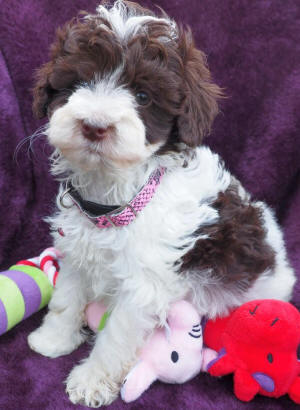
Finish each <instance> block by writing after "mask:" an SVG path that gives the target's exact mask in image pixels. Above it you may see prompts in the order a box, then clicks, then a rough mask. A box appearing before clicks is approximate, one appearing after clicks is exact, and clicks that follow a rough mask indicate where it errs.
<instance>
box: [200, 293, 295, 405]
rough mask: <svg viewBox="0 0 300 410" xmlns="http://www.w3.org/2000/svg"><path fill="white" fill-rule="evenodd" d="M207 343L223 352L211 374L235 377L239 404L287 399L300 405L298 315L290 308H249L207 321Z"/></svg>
mask: <svg viewBox="0 0 300 410" xmlns="http://www.w3.org/2000/svg"><path fill="white" fill-rule="evenodd" d="M204 343H205V344H206V345H207V346H209V347H210V348H212V349H215V350H217V351H218V352H219V353H218V357H217V358H216V359H214V360H213V361H212V362H211V363H209V365H208V372H209V373H210V374H211V375H213V376H223V375H225V374H228V373H234V393H235V395H236V396H237V398H239V399H240V400H242V401H250V400H252V399H253V398H254V396H255V395H256V394H258V393H259V394H261V395H263V396H268V397H275V398H277V397H280V396H282V395H284V394H288V395H289V396H290V398H291V399H292V400H293V401H295V402H296V403H299V404H300V313H299V312H298V310H297V309H296V308H295V307H294V306H292V305H291V304H290V303H287V302H282V301H279V300H268V299H266V300H254V301H251V302H248V303H245V304H244V305H242V306H241V307H239V308H237V309H236V310H234V311H233V312H232V313H231V314H230V315H229V316H228V317H226V318H223V319H222V318H221V319H216V320H209V321H208V322H207V324H206V327H205V332H204Z"/></svg>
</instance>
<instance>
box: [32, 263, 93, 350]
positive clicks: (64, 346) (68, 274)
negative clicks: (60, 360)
mask: <svg viewBox="0 0 300 410" xmlns="http://www.w3.org/2000/svg"><path fill="white" fill-rule="evenodd" d="M85 305H86V296H85V294H84V288H83V286H82V284H81V280H80V274H79V273H78V272H77V271H75V270H74V268H72V266H71V265H69V264H67V263H65V262H64V263H63V264H62V267H61V270H60V273H59V276H58V280H57V284H56V288H55V290H54V293H53V296H52V299H51V301H50V303H49V312H48V313H47V315H46V316H45V318H44V320H43V324H42V325H41V326H40V327H39V328H38V329H36V330H35V331H33V332H32V333H31V334H30V335H29V336H28V344H29V346H30V347H31V349H32V350H35V351H36V352H37V353H40V354H42V355H44V356H48V357H58V356H62V355H65V354H68V353H70V352H72V351H73V350H74V349H76V347H78V346H79V345H80V344H81V343H82V342H83V341H84V339H85V336H84V335H83V334H82V333H81V327H82V324H83V319H84V308H85Z"/></svg>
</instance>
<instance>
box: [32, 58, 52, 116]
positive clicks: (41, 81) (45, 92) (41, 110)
mask: <svg viewBox="0 0 300 410" xmlns="http://www.w3.org/2000/svg"><path fill="white" fill-rule="evenodd" d="M52 70H53V64H52V62H49V63H47V64H45V65H44V66H43V67H42V68H40V69H39V70H38V71H37V73H36V83H35V86H34V88H33V106H32V109H33V113H34V115H35V116H36V117H37V118H43V117H45V116H46V115H47V108H48V105H49V103H50V101H51V98H52V95H53V92H54V90H53V89H52V87H51V85H50V82H49V77H50V75H51V73H52Z"/></svg>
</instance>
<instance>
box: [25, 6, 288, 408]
mask: <svg viewBox="0 0 300 410" xmlns="http://www.w3.org/2000/svg"><path fill="white" fill-rule="evenodd" d="M219 96H220V90H219V88H218V87H217V86H216V85H214V84H213V83H212V82H211V78H210V74H209V71H208V69H207V66H206V62H205V57H204V55H203V53H202V52H201V51H199V50H197V48H196V47H195V45H194V42H193V39H192V35H191V33H190V31H189V30H187V31H185V30H183V29H182V28H181V27H179V26H178V25H177V24H176V23H175V22H174V21H173V20H171V19H170V18H169V17H168V16H166V15H162V16H161V17H156V16H155V15H154V14H153V13H152V12H150V11H149V10H147V9H144V8H142V7H140V6H138V5H137V4H135V3H130V2H123V1H116V2H115V3H114V5H113V6H112V7H106V6H103V5H101V6H99V7H98V8H97V11H96V13H95V14H94V15H85V16H84V17H82V18H80V19H75V20H73V21H71V22H70V23H68V24H67V25H66V26H65V27H63V28H62V29H60V30H59V31H58V33H57V39H56V41H55V43H54V45H53V46H52V51H51V60H50V62H48V63H47V64H45V65H44V66H43V67H42V68H41V69H40V70H39V72H38V77H37V83H36V87H35V90H34V111H35V113H36V114H37V115H38V116H40V117H43V116H46V115H48V116H49V124H48V129H47V136H48V139H49V142H50V143H51V144H52V145H53V146H54V147H55V152H54V154H53V158H52V159H53V167H52V170H53V173H54V174H55V175H59V176H60V178H61V179H62V186H61V189H60V194H59V196H58V198H60V195H61V193H62V192H63V189H64V188H63V185H64V183H65V182H66V181H67V182H70V181H71V182H72V184H73V186H75V187H76V189H77V191H78V192H79V193H80V195H81V196H82V197H83V198H84V199H86V200H89V201H94V202H98V203H102V204H107V205H112V204H124V203H126V202H128V201H130V200H131V199H132V198H133V197H134V196H135V195H136V194H137V192H138V191H139V189H140V188H141V187H142V186H143V185H144V184H145V182H146V181H147V179H148V177H149V175H150V174H151V173H152V172H153V171H154V170H155V169H156V168H157V167H160V166H163V167H165V168H166V172H165V175H164V176H163V178H162V181H161V184H160V186H159V187H158V188H157V190H156V192H155V194H154V196H153V198H152V200H151V201H150V202H149V204H148V205H147V206H146V207H145V208H144V209H143V211H142V212H140V213H139V214H138V216H137V218H136V219H135V220H134V221H133V222H132V223H131V224H129V225H127V226H123V227H111V228H107V229H99V228H98V227H97V226H95V225H94V224H93V223H92V222H91V221H90V219H89V218H87V216H86V215H85V214H84V213H82V212H81V211H80V210H79V209H78V207H76V206H72V205H73V202H72V200H71V199H70V198H68V196H65V197H64V205H63V206H62V204H61V203H60V201H59V200H58V209H59V210H58V212H57V213H56V214H55V215H54V216H52V217H51V218H49V221H50V223H51V225H52V228H53V231H57V230H58V229H59V228H61V229H62V230H63V232H64V236H60V235H59V234H58V233H57V232H56V233H54V243H55V246H56V247H58V248H59V249H60V250H61V251H62V252H63V253H64V255H65V257H64V259H63V262H62V268H61V273H60V276H59V279H58V282H57V287H56V289H55V292H54V295H53V298H52V300H51V302H50V305H49V313H48V314H47V315H46V317H45V320H44V323H43V325H42V326H41V327H40V328H39V329H37V330H36V331H35V332H33V333H32V334H31V335H30V336H29V344H30V346H31V347H32V348H33V349H34V350H36V351H38V352H40V353H42V354H44V355H46V356H50V357H57V356H59V355H63V354H68V353H69V352H71V351H72V350H74V349H75V348H76V347H77V346H78V345H79V344H80V343H82V342H83V341H84V339H85V336H84V334H83V333H82V332H81V328H82V326H83V324H84V314H83V312H84V308H85V306H86V304H87V303H88V302H90V301H93V300H102V301H103V302H104V303H106V305H107V306H108V308H109V310H110V311H111V314H110V317H109V320H108V321H107V324H106V327H105V328H104V330H103V331H102V332H100V333H99V335H97V338H96V341H95V345H94V348H93V350H92V352H91V354H90V356H89V358H87V359H86V360H85V361H84V362H83V363H81V364H80V365H78V366H76V367H75V368H74V369H73V370H72V372H71V373H70V375H69V377H68V379H67V392H68V394H69V396H70V399H71V401H72V402H74V403H78V402H81V403H84V404H86V405H89V406H100V405H102V404H108V403H110V402H111V401H112V400H113V399H114V398H115V397H116V396H117V394H118V391H119V388H120V384H121V382H122V379H123V377H124V374H125V373H126V371H128V369H129V368H130V367H131V366H132V365H133V364H134V363H135V361H136V355H137V351H138V349H139V347H140V346H141V345H142V343H143V342H144V340H145V338H146V337H147V336H148V335H149V334H150V333H151V332H152V330H153V329H154V327H155V326H157V325H163V324H165V321H166V315H167V312H168V308H169V306H170V304H171V303H172V302H174V301H175V300H178V299H180V298H187V299H190V300H191V301H193V303H194V304H195V306H197V308H198V309H199V312H200V313H201V314H205V315H208V316H210V317H214V316H216V315H222V314H224V313H226V312H227V310H228V309H229V308H231V307H233V306H237V305H240V304H242V303H243V302H245V301H247V300H250V299H254V298H278V299H283V300H288V299H289V298H290V295H291V292H292V289H293V285H294V282H295V277H294V273H293V271H292V269H291V267H290V266H289V263H288V262H287V259H286V252H285V247H284V243H283V239H282V234H281V231H280V229H279V227H278V225H277V223H276V221H275V219H274V216H273V214H272V212H271V211H270V209H269V208H268V207H267V206H266V205H265V204H264V203H262V202H255V201H251V198H250V195H249V194H248V193H247V192H245V191H244V189H243V188H242V187H241V186H240V184H239V182H238V181H236V180H235V179H234V178H233V177H232V176H231V175H230V173H229V172H228V171H227V170H226V168H225V167H224V165H223V163H222V161H221V160H220V159H219V157H218V156H217V155H216V154H214V153H212V152H211V151H210V150H209V149H208V148H207V147H204V146H201V142H202V138H203V136H204V135H205V134H206V133H207V132H208V131H209V129H210V126H211V123H212V121H213V119H214V117H215V115H216V114H217V99H218V97H219Z"/></svg>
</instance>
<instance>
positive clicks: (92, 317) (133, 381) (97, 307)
mask: <svg viewBox="0 0 300 410" xmlns="http://www.w3.org/2000/svg"><path fill="white" fill-rule="evenodd" d="M86 318H87V322H88V325H89V327H90V328H91V329H93V330H95V331H97V330H101V329H102V328H103V326H104V324H105V321H106V319H107V315H106V313H105V307H104V306H103V305H102V304H100V303H91V304H89V305H88V306H87V308H86ZM167 322H168V323H167V326H166V327H165V328H158V329H157V330H155V331H154V333H153V335H152V336H151V337H150V339H149V341H148V342H147V343H146V345H145V346H144V347H143V348H142V350H141V352H140V354H139V361H138V363H137V364H136V365H135V366H134V367H133V369H132V370H131V371H130V372H129V374H128V375H127V376H126V378H125V380H124V383H123V386H122V389H121V396H122V399H123V400H124V401H125V402H127V403H128V402H131V401H133V400H136V399H137V398H138V397H139V396H140V395H141V394H142V393H143V392H144V391H145V390H146V389H148V387H149V386H150V385H151V383H153V382H154V381H155V380H157V379H158V380H161V381H163V382H165V383H184V382H186V381H187V380H190V379H191V378H193V377H194V376H196V375H197V374H198V373H199V372H200V370H206V366H207V364H208V363H209V362H210V361H211V360H212V359H214V358H215V357H216V356H217V353H216V352H215V351H213V350H211V349H206V348H203V338H202V326H201V323H200V316H199V314H198V313H197V311H196V310H195V309H194V307H193V306H192V305H191V304H190V303H188V302H186V301H184V300H182V301H180V302H176V303H174V304H173V305H172V306H171V308H170V311H169V314H168V319H167Z"/></svg>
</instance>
